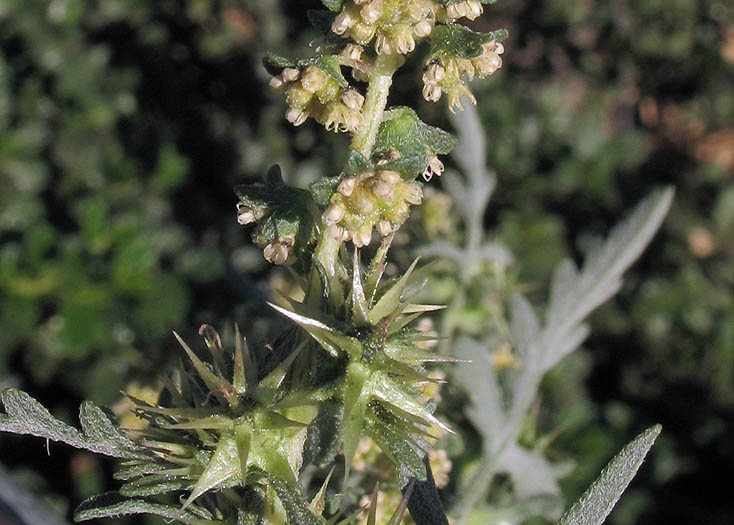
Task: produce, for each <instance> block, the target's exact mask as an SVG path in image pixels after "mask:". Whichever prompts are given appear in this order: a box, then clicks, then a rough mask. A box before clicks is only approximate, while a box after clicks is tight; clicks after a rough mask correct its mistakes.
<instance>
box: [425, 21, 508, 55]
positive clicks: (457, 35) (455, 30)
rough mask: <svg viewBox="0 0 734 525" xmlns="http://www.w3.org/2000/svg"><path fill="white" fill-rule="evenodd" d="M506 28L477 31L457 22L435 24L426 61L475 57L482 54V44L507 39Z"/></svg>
mask: <svg viewBox="0 0 734 525" xmlns="http://www.w3.org/2000/svg"><path fill="white" fill-rule="evenodd" d="M507 36H508V33H507V30H506V29H498V30H497V31H491V32H489V33H477V32H475V31H472V30H471V29H469V28H468V27H465V26H462V25H459V24H446V25H437V26H436V27H435V28H434V29H433V32H432V33H431V48H430V51H429V52H428V59H427V60H428V61H430V60H435V59H437V58H443V57H447V58H448V57H460V58H476V57H478V56H479V55H481V54H482V51H483V49H482V44H485V43H487V42H489V41H491V40H496V41H497V42H502V41H504V40H506V39H507Z"/></svg>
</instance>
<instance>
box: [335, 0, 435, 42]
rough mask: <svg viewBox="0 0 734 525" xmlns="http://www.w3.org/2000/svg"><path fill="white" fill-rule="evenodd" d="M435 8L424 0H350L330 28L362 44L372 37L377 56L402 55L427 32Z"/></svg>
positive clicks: (433, 17) (431, 27)
mask: <svg viewBox="0 0 734 525" xmlns="http://www.w3.org/2000/svg"><path fill="white" fill-rule="evenodd" d="M437 9H438V8H437V6H436V3H435V2H431V1H428V0H407V1H406V0H350V1H349V2H347V3H346V5H345V7H344V9H343V10H342V11H341V12H340V13H339V14H338V15H337V16H336V18H335V19H334V22H333V23H332V24H331V30H332V31H333V32H334V33H336V34H337V35H340V36H343V37H344V38H351V39H352V40H354V41H355V42H356V43H358V44H360V45H363V46H365V45H367V44H369V43H370V42H372V40H373V39H375V52H376V53H377V54H378V55H383V54H385V55H390V54H393V53H398V54H401V55H406V54H408V53H411V52H412V51H413V50H414V49H415V44H416V40H420V39H422V38H425V37H427V36H428V35H430V34H431V31H432V30H433V24H434V22H435V20H436V10H437Z"/></svg>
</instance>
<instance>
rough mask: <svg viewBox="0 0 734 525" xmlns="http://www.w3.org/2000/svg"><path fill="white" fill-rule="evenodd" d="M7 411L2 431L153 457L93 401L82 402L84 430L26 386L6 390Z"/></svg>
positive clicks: (130, 456)
mask: <svg viewBox="0 0 734 525" xmlns="http://www.w3.org/2000/svg"><path fill="white" fill-rule="evenodd" d="M2 400H3V404H4V405H5V412H6V413H5V414H0V431H3V432H12V433H14V434H28V435H32V436H38V437H42V438H46V439H50V440H52V441H61V442H63V443H66V444H67V445H71V446H72V447H76V448H81V449H85V450H89V451H91V452H95V453H97V454H104V455H106V456H112V457H114V458H120V459H149V458H150V454H149V453H148V451H147V450H146V449H145V448H143V447H141V446H140V445H138V444H136V443H135V442H134V441H132V440H131V439H130V438H128V437H127V436H126V435H125V434H124V433H123V432H122V430H120V429H119V427H117V426H115V424H114V423H113V422H112V420H111V419H110V418H109V416H108V415H107V414H106V413H105V412H104V411H103V410H102V409H100V408H99V407H97V406H95V405H94V404H93V403H92V402H91V401H85V402H84V403H82V405H81V407H80V409H79V421H80V423H81V426H82V432H80V431H79V430H77V429H76V428H74V427H71V426H69V425H67V424H66V423H64V422H63V421H59V420H58V419H56V418H55V417H53V416H52V415H51V414H50V413H49V411H48V410H46V408H45V407H44V406H43V405H41V404H40V403H39V402H38V401H36V400H35V399H33V398H32V397H31V396H29V395H28V394H26V393H25V392H23V391H22V390H16V389H14V388H8V389H7V390H4V391H3V393H2Z"/></svg>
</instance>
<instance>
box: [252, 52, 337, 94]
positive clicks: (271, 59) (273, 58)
mask: <svg viewBox="0 0 734 525" xmlns="http://www.w3.org/2000/svg"><path fill="white" fill-rule="evenodd" d="M312 65H315V66H318V67H319V68H320V69H322V70H323V71H324V73H326V74H327V75H329V76H330V77H331V78H332V79H333V80H334V81H335V82H336V83H337V84H339V87H341V88H347V87H349V83H348V82H347V79H346V78H344V75H343V74H342V70H341V65H340V63H339V58H338V57H337V56H336V55H316V56H313V57H309V58H304V59H301V60H291V59H289V58H286V57H283V56H280V55H276V54H275V53H270V52H268V53H266V54H265V56H264V57H263V66H265V70H266V71H267V72H268V73H270V74H271V75H273V76H275V75H278V74H280V73H281V71H283V69H285V68H287V67H297V68H300V69H304V68H307V67H308V66H312Z"/></svg>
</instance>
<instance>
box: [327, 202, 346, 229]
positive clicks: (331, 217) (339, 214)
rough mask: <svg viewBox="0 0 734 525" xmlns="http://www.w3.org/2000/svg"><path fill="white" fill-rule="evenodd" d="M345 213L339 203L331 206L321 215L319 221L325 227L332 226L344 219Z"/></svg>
mask: <svg viewBox="0 0 734 525" xmlns="http://www.w3.org/2000/svg"><path fill="white" fill-rule="evenodd" d="M346 211H347V210H346V208H344V205H343V204H341V203H338V202H337V203H335V204H331V205H330V206H329V207H328V208H326V210H325V211H324V213H323V214H322V215H321V220H323V221H324V224H326V225H327V226H333V225H335V224H336V223H338V222H339V221H341V220H342V219H343V218H344V214H345V213H346Z"/></svg>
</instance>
